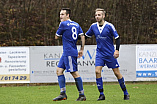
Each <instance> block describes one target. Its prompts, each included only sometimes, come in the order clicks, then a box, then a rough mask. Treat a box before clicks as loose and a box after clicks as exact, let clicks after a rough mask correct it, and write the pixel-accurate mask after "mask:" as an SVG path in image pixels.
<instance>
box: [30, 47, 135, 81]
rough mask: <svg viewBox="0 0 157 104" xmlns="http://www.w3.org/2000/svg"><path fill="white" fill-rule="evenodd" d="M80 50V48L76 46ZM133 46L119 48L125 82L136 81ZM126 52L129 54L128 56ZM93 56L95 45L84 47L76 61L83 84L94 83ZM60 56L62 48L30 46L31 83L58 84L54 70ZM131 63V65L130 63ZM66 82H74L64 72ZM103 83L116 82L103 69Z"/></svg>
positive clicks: (108, 72) (106, 70)
mask: <svg viewBox="0 0 157 104" xmlns="http://www.w3.org/2000/svg"><path fill="white" fill-rule="evenodd" d="M78 49H80V46H78ZM135 49H136V47H135V46H129V47H128V45H125V46H123V45H122V46H121V49H120V57H119V58H118V61H119V64H120V71H121V73H122V75H123V76H124V78H125V80H126V81H135V80H136V65H135V64H136V61H135V60H136V58H135V55H136V53H135ZM128 51H129V52H130V53H129V55H128ZM95 54H96V45H86V46H85V49H84V54H83V56H82V57H81V58H79V59H78V60H77V61H78V62H77V63H78V70H79V74H80V76H81V77H82V80H83V82H95V80H96V79H95ZM61 56H62V46H47V47H43V46H41V47H40V46H32V47H30V62H31V73H30V77H31V83H51V82H58V78H57V75H56V68H57V65H58V62H59V59H60V57H61ZM130 61H131V63H130ZM64 73H65V77H66V82H74V79H73V77H72V76H71V74H70V73H69V72H68V73H67V72H66V71H65V72H64ZM102 78H103V81H117V78H116V77H115V75H114V74H113V71H112V69H108V68H107V67H104V68H103V70H102Z"/></svg>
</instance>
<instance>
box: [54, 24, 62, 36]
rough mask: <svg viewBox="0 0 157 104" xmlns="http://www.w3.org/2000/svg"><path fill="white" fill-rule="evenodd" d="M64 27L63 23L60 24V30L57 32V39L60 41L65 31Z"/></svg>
mask: <svg viewBox="0 0 157 104" xmlns="http://www.w3.org/2000/svg"><path fill="white" fill-rule="evenodd" d="M63 27H64V24H63V23H62V22H61V23H60V24H59V27H58V30H57V32H56V35H55V39H59V37H61V36H62V34H63V31H64V28H63Z"/></svg>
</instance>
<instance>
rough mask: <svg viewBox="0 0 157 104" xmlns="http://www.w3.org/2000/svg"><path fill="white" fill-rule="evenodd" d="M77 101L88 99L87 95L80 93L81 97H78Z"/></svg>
mask: <svg viewBox="0 0 157 104" xmlns="http://www.w3.org/2000/svg"><path fill="white" fill-rule="evenodd" d="M76 101H86V97H85V95H79V97H78V98H77V99H76Z"/></svg>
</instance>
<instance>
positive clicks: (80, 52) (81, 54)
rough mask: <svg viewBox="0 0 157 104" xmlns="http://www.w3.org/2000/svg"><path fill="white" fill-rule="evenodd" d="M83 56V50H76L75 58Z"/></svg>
mask: <svg viewBox="0 0 157 104" xmlns="http://www.w3.org/2000/svg"><path fill="white" fill-rule="evenodd" d="M82 56H83V50H80V51H79V52H78V57H77V58H80V57H82Z"/></svg>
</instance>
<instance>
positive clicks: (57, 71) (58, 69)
mask: <svg viewBox="0 0 157 104" xmlns="http://www.w3.org/2000/svg"><path fill="white" fill-rule="evenodd" d="M63 71H64V70H63V69H61V68H58V67H57V70H56V74H57V76H59V75H63Z"/></svg>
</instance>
